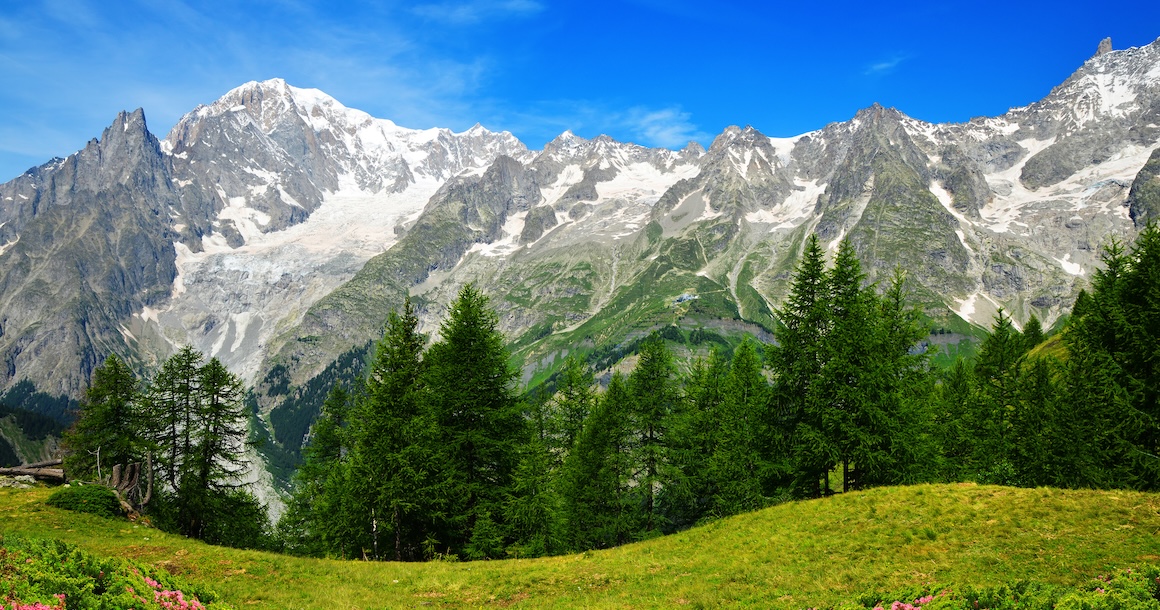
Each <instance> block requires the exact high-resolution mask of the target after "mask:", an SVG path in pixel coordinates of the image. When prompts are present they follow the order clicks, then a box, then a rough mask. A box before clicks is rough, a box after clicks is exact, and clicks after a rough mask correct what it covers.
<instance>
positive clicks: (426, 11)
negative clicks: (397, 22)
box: [411, 0, 544, 25]
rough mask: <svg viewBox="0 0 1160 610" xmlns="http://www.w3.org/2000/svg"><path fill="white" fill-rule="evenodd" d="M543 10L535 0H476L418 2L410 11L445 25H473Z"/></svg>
mask: <svg viewBox="0 0 1160 610" xmlns="http://www.w3.org/2000/svg"><path fill="white" fill-rule="evenodd" d="M543 10H544V6H543V5H542V4H540V3H539V2H536V1H535V0H498V1H497V0H476V1H474V2H441V3H436V4H420V5H418V6H415V7H414V8H412V9H411V12H412V13H414V14H415V15H416V16H419V17H422V18H424V19H427V20H430V21H436V22H439V23H443V24H446V25H473V24H476V23H479V22H482V21H490V20H494V19H508V18H519V17H528V16H531V15H535V14H537V13H539V12H541V11H543Z"/></svg>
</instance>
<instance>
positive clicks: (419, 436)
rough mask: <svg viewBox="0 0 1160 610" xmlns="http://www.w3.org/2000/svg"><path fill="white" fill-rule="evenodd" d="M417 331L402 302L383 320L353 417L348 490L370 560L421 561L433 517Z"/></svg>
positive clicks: (430, 446)
mask: <svg viewBox="0 0 1160 610" xmlns="http://www.w3.org/2000/svg"><path fill="white" fill-rule="evenodd" d="M418 326H419V319H418V317H417V316H416V315H415V309H414V306H413V305H412V303H411V299H410V297H407V298H406V300H405V301H404V302H403V311H402V313H401V314H400V313H398V312H395V311H392V312H391V313H390V314H389V316H388V318H387V325H386V329H385V332H384V333H383V337H382V339H381V340H380V341H379V342H378V344H377V346H376V348H375V356H374V361H373V363H372V364H371V367H370V371H369V374H368V376H367V379H366V383H365V388H364V391H363V392H362V393H361V394H360V395H359V399H358V400H357V401H356V407H355V417H353V418H352V426H351V453H350V457H349V463H350V474H351V486H352V489H351V491H352V492H353V493H354V495H355V497H356V501H357V502H359V503H360V505H361V507H362V509H361V511H360V512H361V514H362V522H363V524H364V528H365V529H366V530H367V535H368V536H369V538H370V541H371V553H370V554H371V555H372V556H373V557H374V558H376V559H382V558H387V557H390V558H392V559H394V560H396V561H400V560H403V559H412V560H413V559H420V558H421V554H422V549H421V546H422V543H423V540H425V539H426V536H427V532H428V531H429V530H430V528H431V523H430V519H429V517H428V515H430V514H432V513H434V512H436V511H437V506H436V504H437V501H436V499H435V498H434V491H433V489H432V488H431V485H430V484H429V482H428V477H429V474H430V473H432V472H434V470H435V466H434V463H433V462H434V459H435V455H434V450H433V447H434V440H433V437H434V431H433V427H432V425H431V418H430V416H429V415H428V413H427V412H426V411H425V410H424V409H423V408H422V406H423V405H422V401H421V397H422V391H423V385H422V383H423V367H424V363H423V348H424V345H425V344H426V337H425V336H424V335H423V334H422V333H420V332H419V331H418Z"/></svg>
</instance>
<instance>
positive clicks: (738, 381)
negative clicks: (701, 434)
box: [709, 338, 775, 517]
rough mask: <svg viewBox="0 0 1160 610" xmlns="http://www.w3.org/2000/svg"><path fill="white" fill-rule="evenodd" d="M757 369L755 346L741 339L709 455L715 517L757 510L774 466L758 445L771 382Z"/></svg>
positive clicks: (728, 379) (762, 431)
mask: <svg viewBox="0 0 1160 610" xmlns="http://www.w3.org/2000/svg"><path fill="white" fill-rule="evenodd" d="M761 369H762V366H761V360H760V358H759V356H758V354H757V350H756V349H755V347H754V345H753V343H752V342H751V341H750V340H749V339H748V338H746V339H744V340H743V341H742V342H741V345H740V346H738V348H737V351H735V352H734V353H733V359H732V361H731V362H730V365H729V374H728V376H727V377H726V379H725V387H724V391H723V396H722V401H721V409H720V424H719V426H720V433H719V436H718V442H717V443H716V444H715V446H714V451H713V453H712V454H711V456H710V458H709V471H710V478H711V479H712V480H713V481H714V483H715V493H714V494H713V496H712V497H711V501H710V506H709V510H710V512H711V514H712V515H713V516H716V517H725V516H729V515H735V514H738V513H742V512H746V511H751V510H755V509H758V508H761V507H762V506H765V505H766V504H767V503H768V502H769V500H768V499H767V498H766V496H765V490H764V488H765V487H767V485H766V484H765V482H766V481H767V480H768V478H769V477H770V474H771V473H772V472H773V471H774V469H775V467H774V464H773V463H772V462H773V460H774V457H775V456H772V455H769V454H767V453H765V452H764V451H762V446H763V443H762V441H761V439H762V437H763V436H764V435H765V430H764V429H763V428H764V426H763V422H764V421H765V419H766V411H767V410H768V409H769V402H770V388H769V384H768V382H767V381H766V380H765V376H764V375H762V374H761Z"/></svg>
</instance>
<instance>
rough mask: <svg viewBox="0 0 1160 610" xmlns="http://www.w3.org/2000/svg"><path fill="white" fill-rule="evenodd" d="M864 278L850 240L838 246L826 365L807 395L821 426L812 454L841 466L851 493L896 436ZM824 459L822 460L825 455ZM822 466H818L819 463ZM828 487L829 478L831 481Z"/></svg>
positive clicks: (829, 284) (829, 281)
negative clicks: (859, 471)
mask: <svg viewBox="0 0 1160 610" xmlns="http://www.w3.org/2000/svg"><path fill="white" fill-rule="evenodd" d="M864 278H865V276H864V275H863V273H862V268H861V264H860V263H859V262H858V257H857V255H855V253H854V248H853V246H851V245H850V242H849V240H845V239H843V240H842V241H841V242H840V243H839V246H838V253H837V255H836V257H835V259H834V267H833V268H832V269H831V270H830V272H829V273H827V274H826V276H825V280H826V281H825V284H826V304H827V305H828V317H829V320H830V326H829V332H828V333H827V335H826V337H825V339H824V340H823V341H822V349H821V354H822V355H821V357H822V364H821V367H820V368H819V370H818V375H817V378H816V380H815V382H814V383H813V384H811V386H810V390H809V393H808V394H807V400H808V402H807V405H808V408H810V409H812V410H815V411H816V412H815V414H813V415H812V417H811V418H810V419H811V420H812V421H813V422H816V423H815V426H817V428H818V429H817V435H818V441H817V445H816V446H815V448H814V450H815V451H816V452H818V453H819V458H820V459H824V460H825V461H826V464H827V470H828V469H829V468H828V466H829V465H830V464H841V466H842V491H849V490H850V489H851V485H850V483H851V478H852V477H854V476H855V473H854V472H853V471H852V470H851V464H854V465H856V466H857V467H858V468H859V469H863V470H867V471H869V470H876V469H881V468H882V466H883V465H882V464H879V462H880V461H883V460H886V459H888V454H886V453H885V452H884V451H882V450H881V444H882V441H883V439H884V438H887V436H884V434H888V433H889V432H892V431H891V430H889V429H888V428H889V427H890V421H889V420H890V415H889V414H887V413H884V412H883V409H882V407H883V404H882V403H883V399H884V398H885V397H884V392H883V390H884V388H883V387H882V383H883V381H884V379H883V378H882V376H883V375H885V374H888V371H884V370H882V368H883V367H882V365H883V364H884V362H883V358H884V356H886V354H884V353H882V350H881V349H880V346H879V345H878V339H879V337H878V335H877V328H876V324H877V322H878V320H877V315H876V314H877V313H878V312H877V307H876V306H877V301H876V298H875V295H874V293H873V291H872V290H871V289H868V288H863V287H862V282H863V279H864ZM823 456H824V457H823ZM819 465H820V462H819ZM827 485H828V478H827Z"/></svg>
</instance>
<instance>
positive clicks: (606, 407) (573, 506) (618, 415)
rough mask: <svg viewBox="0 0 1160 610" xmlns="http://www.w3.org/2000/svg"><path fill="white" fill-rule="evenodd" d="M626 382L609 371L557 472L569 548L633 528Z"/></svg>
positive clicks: (609, 542) (621, 536)
mask: <svg viewBox="0 0 1160 610" xmlns="http://www.w3.org/2000/svg"><path fill="white" fill-rule="evenodd" d="M632 401H633V397H632V393H631V392H630V390H629V388H628V382H627V381H626V380H625V379H624V377H623V376H622V375H621V374H620V373H619V372H617V373H613V375H612V379H611V381H609V383H608V389H607V390H606V391H605V392H604V394H603V395H602V396H601V397H600V398H598V400H597V402H596V406H595V407H594V408H593V410H592V412H591V413H590V414H589V416H588V419H587V420H586V421H585V424H584V428H583V430H582V431H581V433H580V436H579V437H577V439H576V445H575V447H574V448H573V450H572V451H571V452H570V453H569V454H568V457H567V458H566V459H565V460H564V466H563V469H562V471H561V477H560V499H561V514H562V517H563V531H564V533H563V540H564V544H565V546H566V548H570V549H572V550H574V551H582V550H587V549H598V548H608V547H612V546H617V545H620V544H624V543H626V542H628V541H630V540H631V539H632V535H633V534H634V533H635V532H636V531H637V530H638V528H639V525H638V521H639V519H638V517H639V516H640V515H639V511H638V510H637V507H636V506H635V505H634V504H633V502H632V498H631V497H630V495H629V489H630V485H631V484H632V475H633V468H632V465H631V459H632V456H631V442H632V441H631V437H632V428H631V421H630V418H631V413H630V409H631V404H632Z"/></svg>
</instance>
